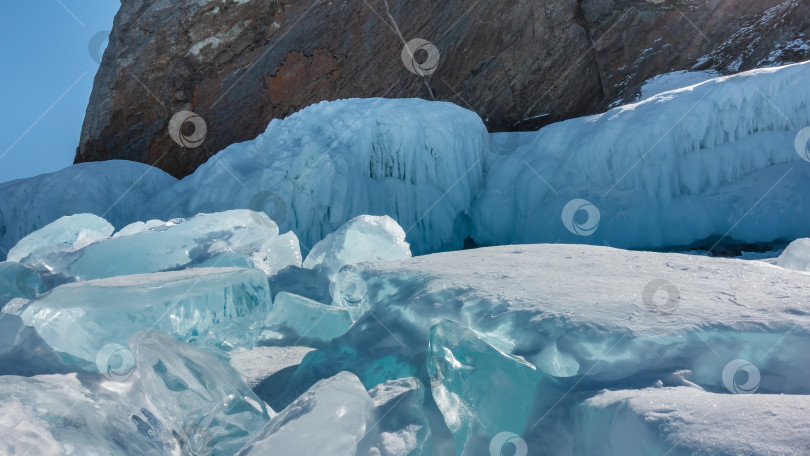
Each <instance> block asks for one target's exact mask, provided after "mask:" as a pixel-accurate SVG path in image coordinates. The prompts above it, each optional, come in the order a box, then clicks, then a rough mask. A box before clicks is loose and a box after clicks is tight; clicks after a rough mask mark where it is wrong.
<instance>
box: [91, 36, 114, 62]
mask: <svg viewBox="0 0 810 456" xmlns="http://www.w3.org/2000/svg"><path fill="white" fill-rule="evenodd" d="M109 41H110V31H109V30H102V31H100V32H97V33H96V34H95V35H93V36H92V37H91V38H90V42H89V43H87V52H89V53H90V58H91V59H93V61H94V62H96V63H97V64H99V65H101V58H102V57H103V56H104V49H106V48H107V44H108V43H109Z"/></svg>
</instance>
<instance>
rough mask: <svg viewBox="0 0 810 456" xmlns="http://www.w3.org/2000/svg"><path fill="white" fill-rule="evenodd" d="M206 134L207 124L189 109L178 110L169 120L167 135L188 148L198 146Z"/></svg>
mask: <svg viewBox="0 0 810 456" xmlns="http://www.w3.org/2000/svg"><path fill="white" fill-rule="evenodd" d="M207 134H208V126H207V125H206V124H205V121H204V120H203V118H202V117H200V116H199V115H197V114H195V113H193V112H191V111H180V112H178V113H177V114H175V115H174V116H172V118H171V120H170V121H169V136H171V137H172V140H174V142H176V143H177V144H178V145H180V146H183V147H186V148H188V149H196V148H197V147H200V146H201V145H202V143H203V141H205V136H206V135H207Z"/></svg>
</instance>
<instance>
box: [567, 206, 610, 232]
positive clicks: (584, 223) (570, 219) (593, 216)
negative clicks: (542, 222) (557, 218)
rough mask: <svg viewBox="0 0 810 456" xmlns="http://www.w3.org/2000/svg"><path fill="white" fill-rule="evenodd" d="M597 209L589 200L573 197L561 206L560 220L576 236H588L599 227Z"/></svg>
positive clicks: (599, 216)
mask: <svg viewBox="0 0 810 456" xmlns="http://www.w3.org/2000/svg"><path fill="white" fill-rule="evenodd" d="M600 218H601V215H600V213H599V209H598V208H597V207H596V206H594V205H593V203H591V202H590V201H587V200H584V199H574V200H571V201H569V202H568V204H566V205H565V207H563V211H562V222H563V224H564V225H565V228H567V229H568V231H570V232H572V233H573V234H576V235H577V236H590V235H592V234H593V233H595V232H596V230H597V228H599V220H600Z"/></svg>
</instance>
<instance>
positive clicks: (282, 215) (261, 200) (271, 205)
mask: <svg viewBox="0 0 810 456" xmlns="http://www.w3.org/2000/svg"><path fill="white" fill-rule="evenodd" d="M248 209H250V210H251V211H253V212H252V213H251V214H250V215H251V217H253V220H254V221H255V222H256V223H258V224H259V225H262V226H266V227H273V226H278V224H279V223H281V222H283V221H284V219H286V218H287V202H286V201H284V199H283V198H282V197H280V196H278V194H276V193H273V192H271V191H263V192H259V193H257V194H255V195H253V198H251V199H250V203H249V204H248Z"/></svg>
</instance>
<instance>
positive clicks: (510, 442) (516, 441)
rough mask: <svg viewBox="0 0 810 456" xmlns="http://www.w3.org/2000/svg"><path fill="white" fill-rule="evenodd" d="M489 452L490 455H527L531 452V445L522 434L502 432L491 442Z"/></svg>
mask: <svg viewBox="0 0 810 456" xmlns="http://www.w3.org/2000/svg"><path fill="white" fill-rule="evenodd" d="M510 450H512V451H510ZM489 454H490V456H507V455H514V456H526V455H527V454H529V446H528V445H526V441H525V440H523V438H522V437H521V436H519V435H517V434H514V433H512V432H501V433H499V434H497V435H496V436H495V437H493V438H492V440H491V441H490V442H489Z"/></svg>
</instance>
